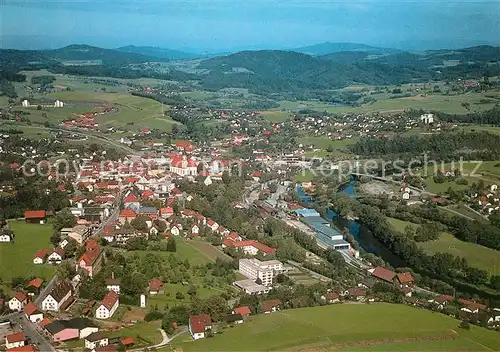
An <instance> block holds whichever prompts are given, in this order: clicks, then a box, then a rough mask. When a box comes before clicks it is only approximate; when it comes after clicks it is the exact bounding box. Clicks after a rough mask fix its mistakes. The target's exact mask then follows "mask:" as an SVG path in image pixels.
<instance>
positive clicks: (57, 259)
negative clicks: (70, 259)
mask: <svg viewBox="0 0 500 352" xmlns="http://www.w3.org/2000/svg"><path fill="white" fill-rule="evenodd" d="M63 258H64V250H63V249H62V248H56V249H54V250H53V251H52V253H50V254H49V256H48V257H47V262H49V263H51V264H61V262H62V260H63Z"/></svg>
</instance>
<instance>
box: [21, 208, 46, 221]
mask: <svg viewBox="0 0 500 352" xmlns="http://www.w3.org/2000/svg"><path fill="white" fill-rule="evenodd" d="M46 216H47V212H46V211H45V210H26V211H25V212H24V218H25V219H43V218H45V217H46Z"/></svg>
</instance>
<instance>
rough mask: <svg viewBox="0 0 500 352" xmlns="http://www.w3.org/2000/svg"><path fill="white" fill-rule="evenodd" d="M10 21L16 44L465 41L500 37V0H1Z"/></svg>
mask: <svg viewBox="0 0 500 352" xmlns="http://www.w3.org/2000/svg"><path fill="white" fill-rule="evenodd" d="M0 29H1V31H0V46H1V47H2V48H13V49H47V48H58V47H62V46H65V45H69V44H88V45H95V46H100V47H105V48H116V47H119V46H125V45H136V46H143V45H147V46H157V47H164V48H170V49H181V50H185V51H191V52H196V53H215V52H225V51H236V50H245V49H249V50H254V49H291V48H297V47H300V46H306V45H311V44H315V43H320V42H326V41H328V42H341V43H346V42H350V43H364V44H369V45H376V46H383V47H391V48H398V49H406V50H424V49H440V48H460V47H467V46H474V45H479V44H500V0H495V1H489V2H485V1H473V0H469V1H448V0H433V1H428V0H420V1H407V0H398V1H390V2H389V1H379V0H364V1H358V0H351V1H348V0H344V1H333V0H332V1H329V0H323V1H313V0H301V1H297V0H273V1H271V0H183V1H180V0H172V1H169V0H164V1H158V0H142V1H137V0H65V1H63V0H0Z"/></svg>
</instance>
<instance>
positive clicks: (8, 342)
mask: <svg viewBox="0 0 500 352" xmlns="http://www.w3.org/2000/svg"><path fill="white" fill-rule="evenodd" d="M24 340H25V337H24V332H22V331H21V332H16V333H15V334H10V335H7V336H6V337H5V347H6V348H7V349H10V348H16V347H22V346H24Z"/></svg>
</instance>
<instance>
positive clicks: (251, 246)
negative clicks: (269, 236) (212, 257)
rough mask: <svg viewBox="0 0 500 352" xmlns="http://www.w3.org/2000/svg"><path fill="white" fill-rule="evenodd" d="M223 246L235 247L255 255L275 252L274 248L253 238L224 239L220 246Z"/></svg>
mask: <svg viewBox="0 0 500 352" xmlns="http://www.w3.org/2000/svg"><path fill="white" fill-rule="evenodd" d="M225 247H235V248H236V249H239V250H242V251H243V253H245V254H248V255H257V253H259V252H260V253H262V254H263V255H272V254H275V253H276V249H275V248H272V247H269V246H266V245H265V244H262V243H260V242H258V241H255V240H248V241H233V240H230V239H227V238H226V239H225V240H224V242H222V248H225Z"/></svg>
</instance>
